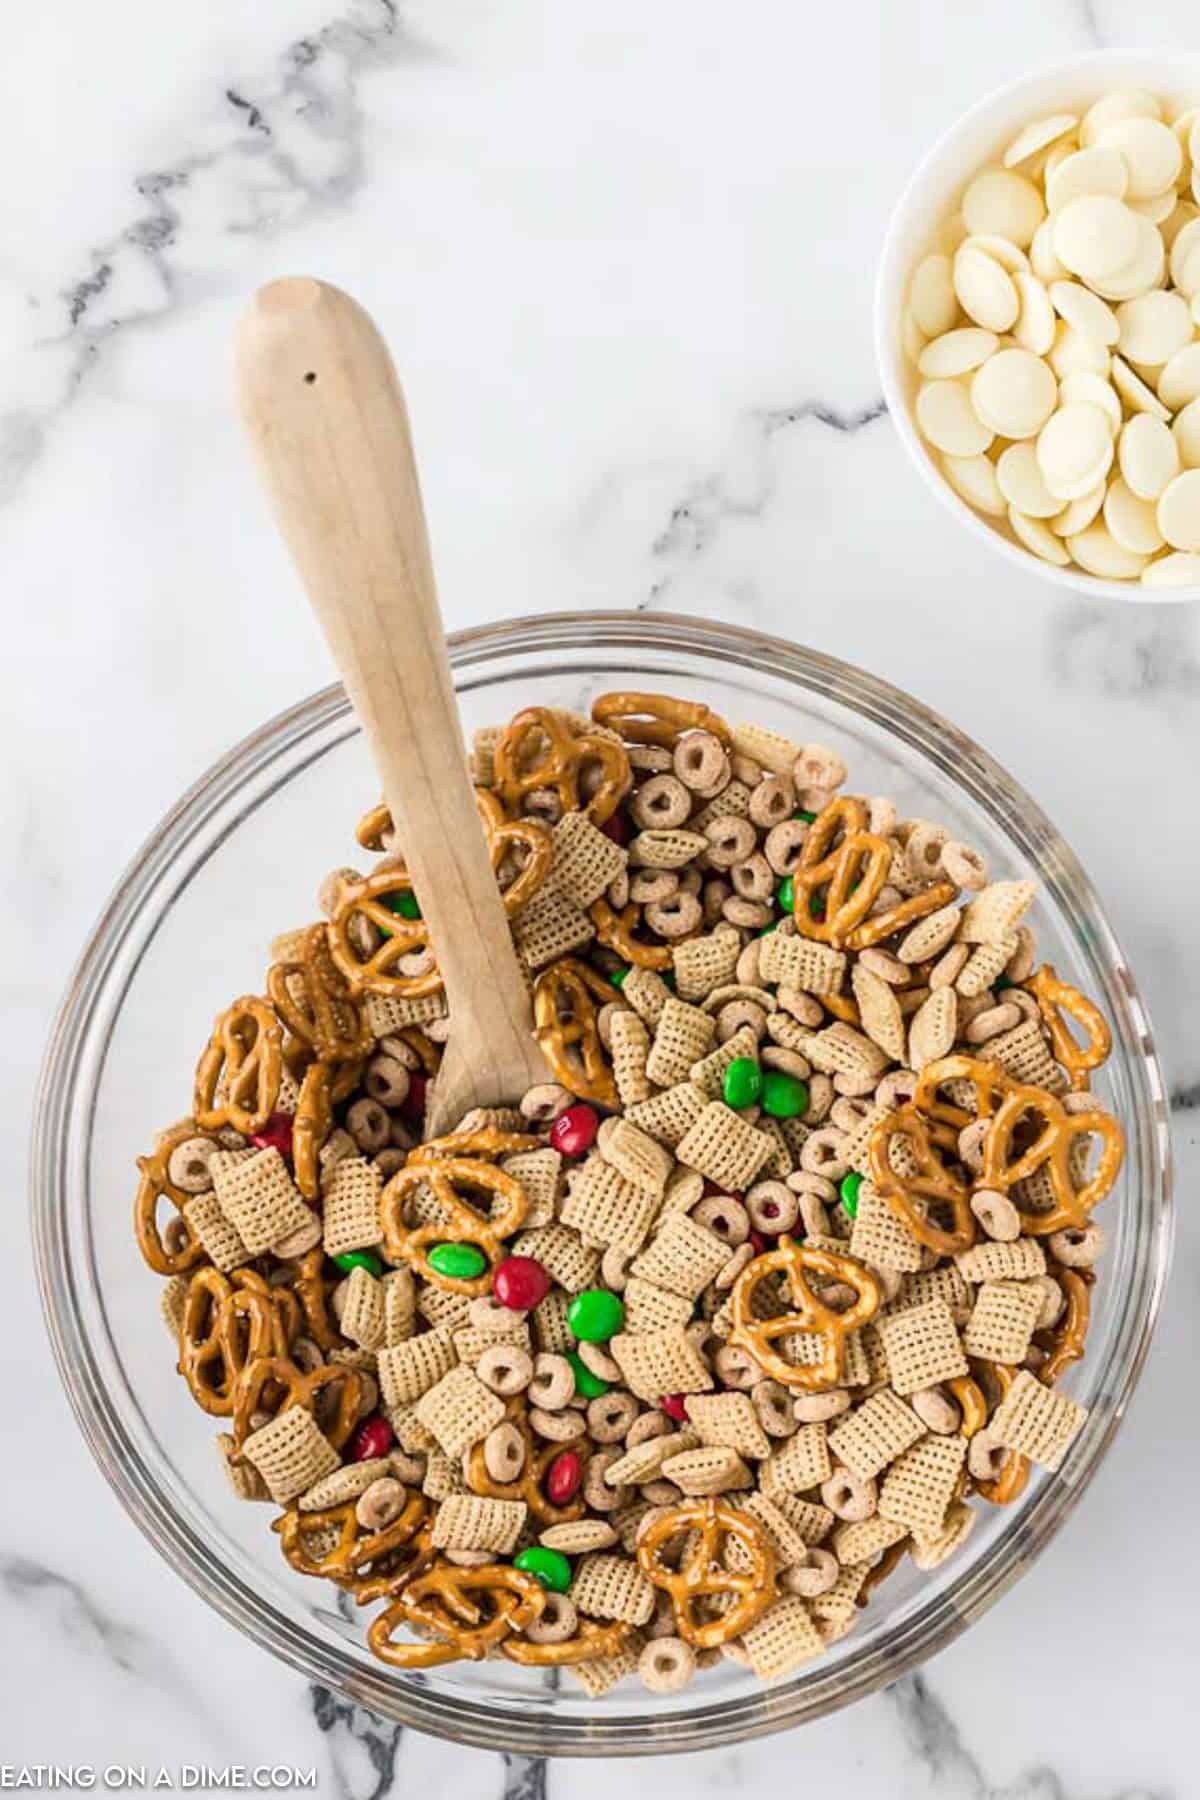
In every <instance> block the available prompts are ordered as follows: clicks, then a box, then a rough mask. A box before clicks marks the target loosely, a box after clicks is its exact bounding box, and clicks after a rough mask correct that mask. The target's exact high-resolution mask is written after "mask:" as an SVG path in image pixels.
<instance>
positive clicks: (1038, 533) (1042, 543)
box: [1008, 506, 1071, 569]
mask: <svg viewBox="0 0 1200 1800" xmlns="http://www.w3.org/2000/svg"><path fill="white" fill-rule="evenodd" d="M1008 522H1009V524H1010V525H1011V526H1012V528H1013V532H1014V534H1015V535H1016V536H1017V537H1018V538H1019V539H1020V540H1021V542H1022V543H1023V544H1024V546H1025V548H1026V549H1027V550H1032V551H1033V554H1034V555H1035V556H1040V557H1041V559H1042V561H1043V562H1048V563H1054V564H1055V565H1056V566H1057V567H1058V568H1060V569H1062V568H1065V567H1066V565H1067V564H1068V563H1069V562H1070V560H1071V558H1070V557H1069V556H1068V555H1067V553H1066V551H1065V550H1064V549H1063V547H1062V539H1061V538H1057V537H1055V535H1054V533H1053V532H1052V531H1051V530H1049V529H1048V527H1047V526H1046V524H1045V522H1044V521H1043V520H1042V519H1031V518H1028V517H1027V516H1026V514H1025V513H1022V512H1018V511H1017V509H1016V507H1015V506H1010V507H1009V509H1008Z"/></svg>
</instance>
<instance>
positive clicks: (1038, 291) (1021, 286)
mask: <svg viewBox="0 0 1200 1800" xmlns="http://www.w3.org/2000/svg"><path fill="white" fill-rule="evenodd" d="M1013 280H1014V281H1015V282H1016V284H1017V297H1018V299H1019V300H1020V303H1021V310H1020V312H1019V313H1018V314H1017V322H1016V324H1015V325H1014V326H1013V328H1012V335H1013V337H1014V338H1015V339H1016V340H1017V343H1018V344H1019V345H1020V346H1021V348H1022V350H1031V351H1032V352H1033V354H1034V355H1035V356H1045V355H1046V354H1047V353H1048V352H1049V351H1050V350H1052V349H1053V348H1054V335H1055V331H1056V329H1057V326H1058V320H1057V319H1056V318H1055V316H1054V308H1053V307H1052V306H1051V304H1050V296H1049V294H1048V293H1047V292H1046V285H1045V283H1044V282H1042V281H1039V280H1038V277H1037V276H1036V275H1034V274H1031V273H1028V272H1027V271H1025V270H1022V271H1021V272H1020V274H1018V275H1014V276H1013Z"/></svg>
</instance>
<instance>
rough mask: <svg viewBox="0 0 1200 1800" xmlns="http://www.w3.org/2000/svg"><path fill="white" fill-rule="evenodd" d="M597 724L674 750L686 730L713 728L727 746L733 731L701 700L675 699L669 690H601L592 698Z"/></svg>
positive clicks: (634, 740)
mask: <svg viewBox="0 0 1200 1800" xmlns="http://www.w3.org/2000/svg"><path fill="white" fill-rule="evenodd" d="M592 717H593V719H594V720H595V721H596V723H597V725H607V726H608V728H609V730H610V731H616V732H619V733H620V735H621V737H623V738H624V739H625V742H626V743H627V744H657V745H658V747H659V749H660V750H673V749H674V748H675V746H676V744H677V743H678V742H679V740H680V738H681V737H682V736H683V734H684V732H685V731H711V732H712V735H713V736H714V737H715V738H716V739H717V741H718V742H719V743H721V744H723V745H724V747H725V749H726V750H729V749H731V748H732V745H733V733H732V732H731V731H730V729H729V727H728V725H727V724H726V723H725V721H724V719H722V718H721V717H720V716H719V714H717V713H715V712H713V711H712V709H711V708H710V707H707V706H705V704H704V702H703V701H702V700H673V699H672V698H671V696H670V695H669V694H626V693H614V694H601V695H600V696H599V697H598V698H597V699H595V700H593V701H592Z"/></svg>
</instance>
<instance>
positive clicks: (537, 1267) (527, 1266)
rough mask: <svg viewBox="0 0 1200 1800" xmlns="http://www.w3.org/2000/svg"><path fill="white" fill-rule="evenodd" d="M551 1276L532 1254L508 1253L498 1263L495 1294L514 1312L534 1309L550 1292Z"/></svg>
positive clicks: (493, 1277) (493, 1287)
mask: <svg viewBox="0 0 1200 1800" xmlns="http://www.w3.org/2000/svg"><path fill="white" fill-rule="evenodd" d="M550 1286H551V1282H550V1276H549V1275H548V1273H547V1272H546V1270H545V1269H543V1267H542V1265H541V1263H540V1262H538V1260H537V1258H536V1257H533V1256H506V1257H505V1259H504V1261H503V1262H502V1263H498V1264H497V1265H496V1273H495V1274H494V1275H493V1276H492V1294H493V1296H494V1298H495V1299H497V1300H498V1301H499V1302H500V1304H501V1306H507V1307H510V1308H511V1310H512V1311H513V1312H532V1310H533V1308H534V1307H535V1306H540V1305H541V1303H542V1301H543V1300H544V1299H545V1298H546V1295H547V1294H548V1293H549V1292H550Z"/></svg>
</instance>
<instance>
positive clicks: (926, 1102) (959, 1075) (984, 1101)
mask: <svg viewBox="0 0 1200 1800" xmlns="http://www.w3.org/2000/svg"><path fill="white" fill-rule="evenodd" d="M951 1081H967V1082H970V1084H971V1086H972V1088H973V1089H974V1091H975V1111H974V1112H971V1111H970V1110H969V1109H968V1108H967V1107H965V1106H959V1105H958V1104H957V1103H955V1102H953V1101H950V1100H948V1099H946V1098H945V1097H944V1095H943V1094H942V1092H941V1090H942V1088H944V1087H945V1086H946V1085H947V1084H948V1083H949V1082H951ZM1012 1085H1013V1084H1012V1082H1011V1080H1010V1079H1009V1077H1008V1076H1007V1075H1006V1074H1005V1073H1004V1070H1003V1069H1002V1068H1001V1067H1000V1064H999V1063H990V1062H984V1061H982V1059H981V1058H979V1057H977V1056H942V1057H939V1058H938V1060H937V1061H936V1062H931V1063H926V1065H925V1067H924V1068H923V1069H922V1070H921V1073H920V1075H919V1076H918V1078H917V1085H916V1087H915V1088H914V1089H913V1097H912V1104H913V1106H915V1107H916V1109H917V1111H918V1112H919V1113H923V1114H924V1115H925V1117H926V1118H928V1119H934V1120H936V1121H937V1122H938V1123H939V1124H943V1125H952V1126H953V1127H954V1129H955V1130H956V1131H961V1130H962V1128H963V1126H964V1125H969V1124H970V1123H971V1121H972V1119H986V1118H990V1117H991V1115H992V1113H994V1112H995V1110H996V1107H997V1106H998V1105H999V1103H1000V1100H1001V1099H1002V1097H1003V1096H1004V1095H1005V1094H1007V1093H1008V1092H1009V1091H1010V1089H1011V1088H1012Z"/></svg>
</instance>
